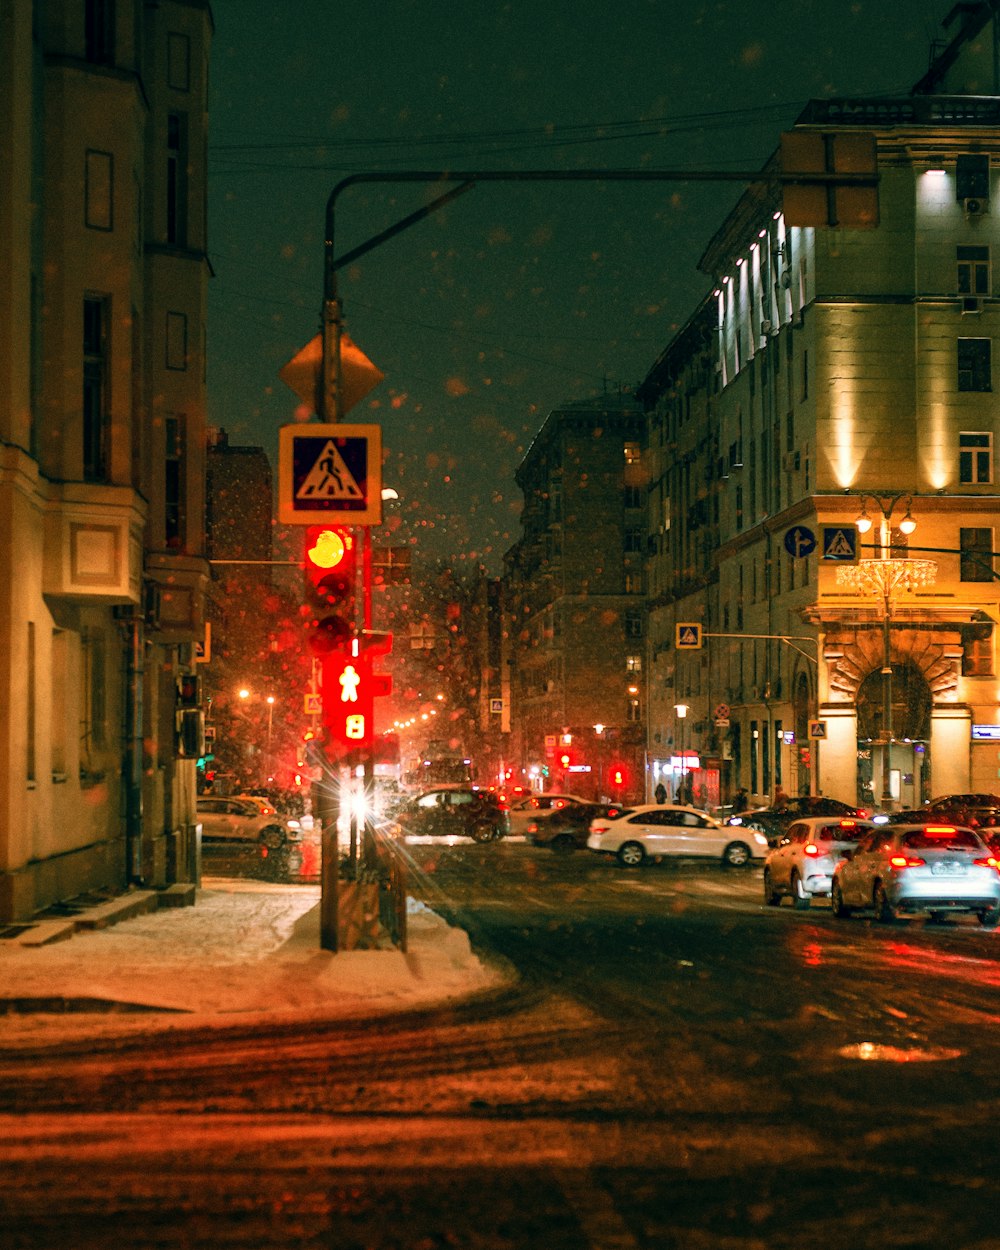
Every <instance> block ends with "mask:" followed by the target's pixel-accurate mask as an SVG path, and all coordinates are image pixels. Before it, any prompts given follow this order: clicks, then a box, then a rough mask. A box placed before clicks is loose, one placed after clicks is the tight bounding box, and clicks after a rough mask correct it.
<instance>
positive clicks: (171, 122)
mask: <svg viewBox="0 0 1000 1250" xmlns="http://www.w3.org/2000/svg"><path fill="white" fill-rule="evenodd" d="M187 167H188V139H187V117H186V116H185V115H184V114H183V113H168V114H167V242H168V243H176V244H178V245H179V246H181V247H183V246H184V244H186V243H187Z"/></svg>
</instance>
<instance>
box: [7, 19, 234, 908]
mask: <svg viewBox="0 0 1000 1250" xmlns="http://www.w3.org/2000/svg"><path fill="white" fill-rule="evenodd" d="M211 31H212V27H211V14H210V10H209V6H208V4H207V3H197V2H196V0H185V2H184V3H180V2H177V3H174V2H171V0H164V2H163V3H159V4H157V5H127V4H117V5H116V4H113V3H109V2H106V0H105V2H101V0H82V2H80V3H70V2H69V0H47V2H46V3H44V4H41V3H36V2H33V0H7V3H5V4H4V5H3V6H2V8H0V150H2V151H3V152H4V153H5V162H6V175H7V176H6V177H5V178H4V180H3V182H2V184H0V306H2V311H0V550H2V552H3V553H4V554H3V558H2V561H0V682H2V685H3V698H2V699H0V919H4V920H17V919H24V918H26V917H29V916H32V915H34V914H36V913H38V912H39V911H40V910H42V909H44V908H46V907H47V906H49V905H51V904H53V903H55V902H58V901H60V900H65V899H67V898H69V897H72V896H74V895H76V894H79V893H80V892H82V891H88V890H89V891H92V890H97V889H105V890H112V891H113V890H118V889H122V888H125V887H126V886H128V885H129V884H133V883H142V884H144V885H147V886H153V887H155V886H162V885H165V884H167V883H168V882H170V881H175V880H183V879H186V878H190V876H191V875H192V873H193V872H194V871H196V857H195V855H194V795H195V784H194V770H195V758H194V757H195V756H196V755H197V752H198V750H199V746H200V732H199V731H200V724H199V721H200V715H199V712H198V708H197V692H196V691H195V690H193V689H192V686H191V684H190V683H189V682H188V683H183V682H182V679H183V678H184V677H185V676H191V675H193V674H194V673H195V666H194V661H195V643H196V641H197V640H198V639H199V638H200V637H201V629H202V614H203V608H202V603H203V595H204V587H205V585H206V581H207V564H206V562H205V559H204V552H203V546H202V544H203V541H204V540H203V529H204V526H203V512H204V499H203V495H204V485H203V483H204V425H205V362H204V343H205V294H206V285H207V280H208V274H209V268H208V261H207V257H206V251H205V247H206V242H205V232H206V222H205V194H204V190H205V159H206V158H205V134H206V99H207V66H208V54H209V45H210V39H211ZM182 685H183V686H184V689H183V695H181V694H180V691H181V687H182ZM181 703H187V704H189V705H190V706H189V707H187V708H186V709H185V708H182V707H181V706H179V705H180V704H181Z"/></svg>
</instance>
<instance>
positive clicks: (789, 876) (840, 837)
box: [764, 816, 875, 910]
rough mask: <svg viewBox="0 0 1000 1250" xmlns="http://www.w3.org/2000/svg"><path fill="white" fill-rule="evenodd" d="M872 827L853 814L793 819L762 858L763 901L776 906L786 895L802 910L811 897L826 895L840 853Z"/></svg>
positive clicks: (852, 845)
mask: <svg viewBox="0 0 1000 1250" xmlns="http://www.w3.org/2000/svg"><path fill="white" fill-rule="evenodd" d="M874 828H875V826H874V825H873V824H872V822H871V821H869V820H858V819H857V817H855V816H841V817H839V818H838V817H831V816H808V817H806V819H805V820H796V821H794V822H793V823H792V824H790V825H789V826H788V829H787V830H786V832H785V833H783V834H782V836H781V837H780V838H779V839H778V841H777V844H776V845H775V846H773V847H772V848H771V850H770V851H768V853H767V858H766V859H765V860H764V902H765V903H767V905H768V906H769V907H778V906H780V905H781V900H782V899H783V898H784V897H785V895H786V894H787V895H788V897H789V898H790V899H791V900H792V906H793V907H796V908H798V909H799V910H805V908H807V907H808V906H809V904H810V903H811V902H812V900H813V899H814V898H816V897H826V896H827V895H828V894H829V893H830V883H831V882H832V880H833V870H834V868H835V867H836V866H837V861H838V860H839V859H840V857H841V855H842V854H843V853H844V851H847V850H851V849H853V848H854V847H855V846H856V845H857V842H858V839H859V838H860V837H861V836H862V835H863V834H864V833H867V832H868V830H870V829H874Z"/></svg>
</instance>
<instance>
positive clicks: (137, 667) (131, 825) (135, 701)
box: [122, 612, 145, 885]
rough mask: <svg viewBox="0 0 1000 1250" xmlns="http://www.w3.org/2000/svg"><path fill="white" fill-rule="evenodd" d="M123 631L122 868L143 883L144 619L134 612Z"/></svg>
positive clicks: (130, 878)
mask: <svg viewBox="0 0 1000 1250" xmlns="http://www.w3.org/2000/svg"><path fill="white" fill-rule="evenodd" d="M123 629H124V632H125V735H124V737H125V754H124V759H123V761H122V765H123V767H122V781H123V792H124V793H123V797H124V807H125V860H126V863H125V868H126V874H127V877H128V881H129V884H130V885H139V884H141V883H142V880H143V874H142V753H143V732H142V722H143V716H142V699H143V678H144V674H145V664H144V654H145V634H144V630H143V619H142V617H141V616H140V615H139V613H138V612H133V613H132V614H131V615H130V616H128V617H127V618H126V619H125V620H124V622H123Z"/></svg>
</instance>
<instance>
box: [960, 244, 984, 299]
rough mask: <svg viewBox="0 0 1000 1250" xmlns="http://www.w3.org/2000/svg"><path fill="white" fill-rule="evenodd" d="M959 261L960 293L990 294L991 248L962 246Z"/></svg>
mask: <svg viewBox="0 0 1000 1250" xmlns="http://www.w3.org/2000/svg"><path fill="white" fill-rule="evenodd" d="M957 263H958V278H957V280H958V293H959V295H989V293H990V249H989V248H988V247H960V248H959V249H958V262H957Z"/></svg>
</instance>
